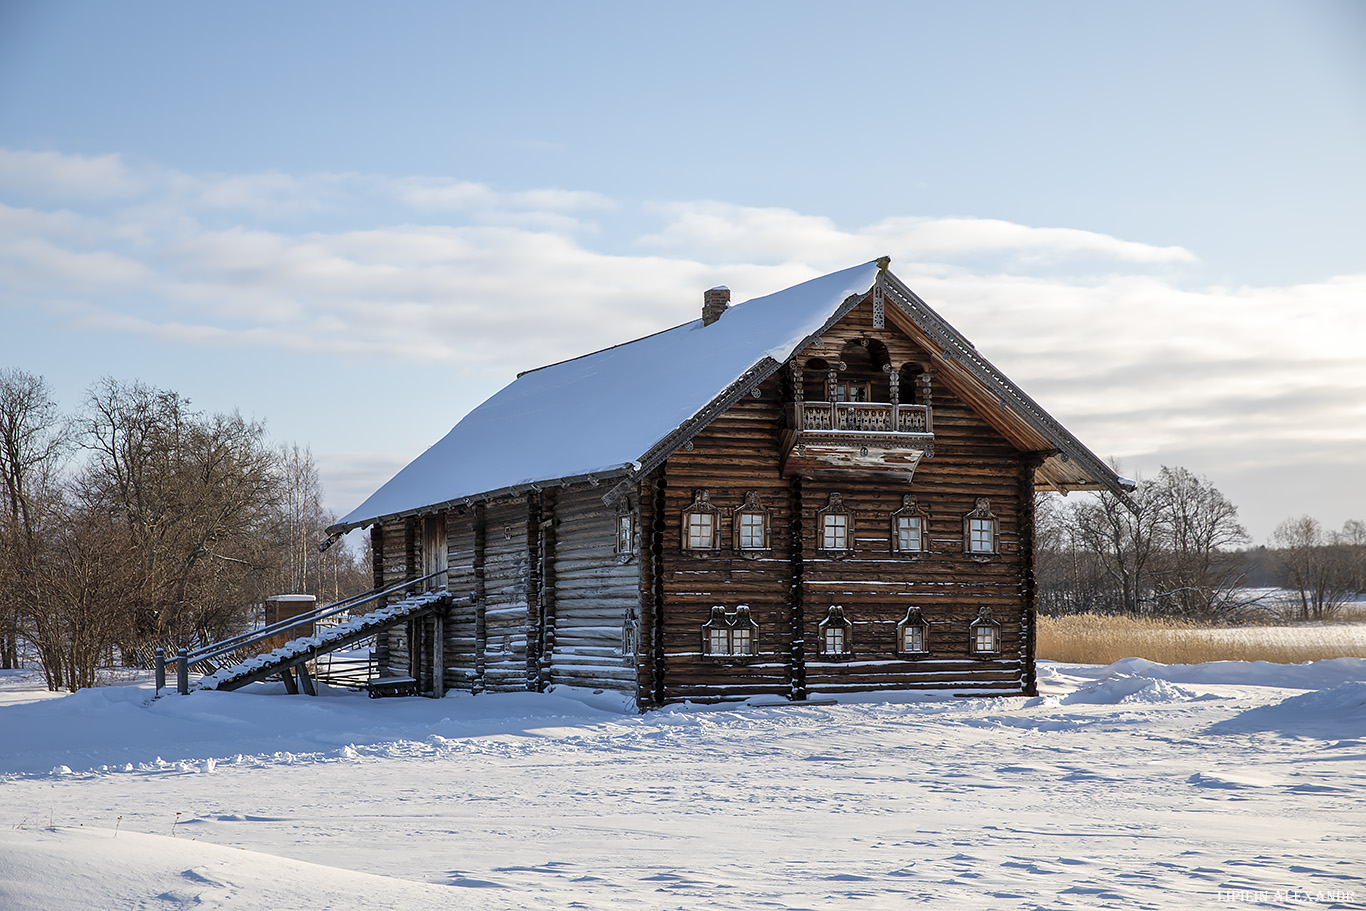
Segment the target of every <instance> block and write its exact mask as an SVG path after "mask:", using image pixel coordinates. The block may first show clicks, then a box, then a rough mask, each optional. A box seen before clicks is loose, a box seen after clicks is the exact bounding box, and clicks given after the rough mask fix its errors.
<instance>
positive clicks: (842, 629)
mask: <svg viewBox="0 0 1366 911" xmlns="http://www.w3.org/2000/svg"><path fill="white" fill-rule="evenodd" d="M819 630H820V647H821V654H822V655H823V656H825V657H827V658H844V657H847V656H848V655H849V634H850V633H851V632H852V631H853V624H851V623H850V622H849V620H848V618H846V617H845V616H844V608H843V607H841V606H840V605H838V604H832V605H831V606H830V610H828V611H826V614H825V619H824V620H822V621H821V622H820V627H819Z"/></svg>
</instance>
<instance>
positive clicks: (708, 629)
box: [702, 604, 759, 660]
mask: <svg viewBox="0 0 1366 911" xmlns="http://www.w3.org/2000/svg"><path fill="white" fill-rule="evenodd" d="M758 644H759V624H757V623H755V622H754V618H753V617H751V616H750V614H749V607H748V606H747V605H744V604H741V605H739V606H737V607H736V608H735V611H734V612H733V613H729V614H728V613H726V609H725V608H724V607H722V606H721V605H719V604H718V605H716V606H715V607H713V608H712V609H711V617H710V619H708V620H707V622H706V623H704V624H702V654H703V655H706V656H707V657H709V658H723V659H730V660H734V659H736V658H750V657H753V656H754V655H756V654H758Z"/></svg>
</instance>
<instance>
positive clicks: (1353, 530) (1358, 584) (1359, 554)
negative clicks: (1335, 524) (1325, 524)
mask: <svg viewBox="0 0 1366 911" xmlns="http://www.w3.org/2000/svg"><path fill="white" fill-rule="evenodd" d="M1335 539H1336V541H1337V543H1338V545H1339V546H1341V547H1342V549H1343V551H1344V560H1345V562H1346V564H1347V588H1348V589H1349V590H1350V591H1352V592H1353V593H1355V594H1357V595H1361V594H1366V522H1363V521H1361V520H1360V519H1348V520H1347V521H1346V522H1343V523H1342V531H1340V532H1338V533H1337V535H1336V536H1335Z"/></svg>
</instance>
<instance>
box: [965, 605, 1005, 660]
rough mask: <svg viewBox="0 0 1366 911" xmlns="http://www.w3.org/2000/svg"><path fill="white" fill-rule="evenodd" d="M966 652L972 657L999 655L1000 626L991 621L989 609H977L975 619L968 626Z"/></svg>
mask: <svg viewBox="0 0 1366 911" xmlns="http://www.w3.org/2000/svg"><path fill="white" fill-rule="evenodd" d="M968 651H969V652H971V653H972V654H974V655H995V654H999V653H1000V651H1001V624H999V623H997V622H996V621H995V620H993V619H991V608H989V607H979V608H978V609H977V619H976V620H974V621H972V623H971V625H969V626H968Z"/></svg>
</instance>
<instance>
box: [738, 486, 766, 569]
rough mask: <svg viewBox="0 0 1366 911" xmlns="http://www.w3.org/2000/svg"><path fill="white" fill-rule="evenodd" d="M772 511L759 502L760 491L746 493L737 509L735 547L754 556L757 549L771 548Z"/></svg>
mask: <svg viewBox="0 0 1366 911" xmlns="http://www.w3.org/2000/svg"><path fill="white" fill-rule="evenodd" d="M770 519H771V513H770V511H769V510H768V509H766V508H765V507H764V505H763V504H762V503H760V502H759V492H758V491H757V490H751V491H749V492H747V493H746V494H745V502H744V505H742V506H741V507H740V508H739V509H737V510H735V514H734V516H733V520H732V527H733V528H734V529H735V549H736V551H738V552H739V554H740V555H741V556H742V557H743V556H753V555H754V554H755V552H757V551H765V550H769V549H770V548H771V547H772V543H771V541H770V528H771V524H772V523H771V521H770Z"/></svg>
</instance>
